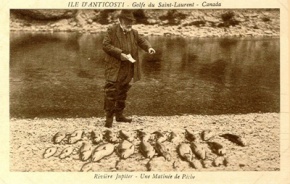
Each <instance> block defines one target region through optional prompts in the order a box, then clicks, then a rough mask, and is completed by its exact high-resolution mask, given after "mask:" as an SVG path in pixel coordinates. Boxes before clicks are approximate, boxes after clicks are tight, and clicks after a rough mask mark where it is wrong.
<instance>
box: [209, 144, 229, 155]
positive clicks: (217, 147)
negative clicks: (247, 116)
mask: <svg viewBox="0 0 290 184" xmlns="http://www.w3.org/2000/svg"><path fill="white" fill-rule="evenodd" d="M207 144H208V146H209V147H210V149H211V150H212V151H213V152H214V153H215V154H217V155H220V156H222V155H225V154H226V149H225V148H224V146H223V145H222V144H220V143H217V142H207Z"/></svg>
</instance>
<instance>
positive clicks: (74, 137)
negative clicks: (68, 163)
mask: <svg viewBox="0 0 290 184" xmlns="http://www.w3.org/2000/svg"><path fill="white" fill-rule="evenodd" d="M83 135H84V131H82V130H76V131H74V132H73V133H72V134H70V136H69V139H68V142H69V143H70V144H74V143H76V142H78V141H80V140H82V138H83Z"/></svg>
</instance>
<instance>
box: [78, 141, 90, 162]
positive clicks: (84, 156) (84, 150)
mask: <svg viewBox="0 0 290 184" xmlns="http://www.w3.org/2000/svg"><path fill="white" fill-rule="evenodd" d="M92 151H93V150H92V145H91V144H89V143H88V142H84V143H83V144H82V146H81V148H80V151H79V152H80V160H81V161H86V160H88V159H89V158H90V157H91V155H92Z"/></svg>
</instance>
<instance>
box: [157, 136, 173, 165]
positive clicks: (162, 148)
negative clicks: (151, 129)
mask: <svg viewBox="0 0 290 184" xmlns="http://www.w3.org/2000/svg"><path fill="white" fill-rule="evenodd" d="M158 140H159V139H158ZM155 149H156V152H157V153H158V154H159V155H161V156H163V157H164V158H165V160H167V161H170V160H171V155H170V153H169V150H168V149H167V148H166V146H165V145H164V144H163V143H162V142H159V141H156V145H155Z"/></svg>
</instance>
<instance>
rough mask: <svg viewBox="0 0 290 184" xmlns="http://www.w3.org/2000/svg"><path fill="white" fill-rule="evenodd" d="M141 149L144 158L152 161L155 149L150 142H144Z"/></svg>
mask: <svg viewBox="0 0 290 184" xmlns="http://www.w3.org/2000/svg"><path fill="white" fill-rule="evenodd" d="M139 148H140V152H141V153H142V154H143V156H144V157H146V158H150V159H151V158H153V157H154V155H155V149H154V147H153V146H152V145H151V144H150V143H149V142H147V141H144V140H142V141H141V143H140V147H139Z"/></svg>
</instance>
